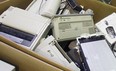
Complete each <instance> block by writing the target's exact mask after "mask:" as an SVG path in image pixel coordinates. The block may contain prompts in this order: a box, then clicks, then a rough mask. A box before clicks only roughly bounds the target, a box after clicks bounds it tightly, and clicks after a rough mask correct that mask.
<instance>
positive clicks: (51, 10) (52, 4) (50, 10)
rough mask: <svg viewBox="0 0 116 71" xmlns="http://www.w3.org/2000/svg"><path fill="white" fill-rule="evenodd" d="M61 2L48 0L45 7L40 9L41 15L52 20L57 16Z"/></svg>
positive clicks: (59, 0)
mask: <svg viewBox="0 0 116 71" xmlns="http://www.w3.org/2000/svg"><path fill="white" fill-rule="evenodd" d="M60 4H61V0H47V1H46V2H45V4H44V5H43V7H42V8H41V9H40V15H42V16H45V17H48V18H52V17H54V16H55V15H56V12H57V10H58V8H59V7H60Z"/></svg>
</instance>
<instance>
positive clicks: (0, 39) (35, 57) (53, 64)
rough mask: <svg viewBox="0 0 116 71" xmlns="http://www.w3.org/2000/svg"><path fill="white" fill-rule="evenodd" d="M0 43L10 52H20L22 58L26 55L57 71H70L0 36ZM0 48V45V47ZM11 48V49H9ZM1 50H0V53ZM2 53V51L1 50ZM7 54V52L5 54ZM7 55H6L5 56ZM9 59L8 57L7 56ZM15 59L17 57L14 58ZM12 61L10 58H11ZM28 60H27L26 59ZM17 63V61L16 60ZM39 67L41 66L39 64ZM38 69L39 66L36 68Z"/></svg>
mask: <svg viewBox="0 0 116 71" xmlns="http://www.w3.org/2000/svg"><path fill="white" fill-rule="evenodd" d="M0 41H1V43H2V44H3V43H5V44H7V46H8V47H10V49H12V51H13V50H17V51H20V52H22V53H23V54H22V56H24V54H26V55H29V56H31V57H32V58H34V59H36V60H40V61H43V62H45V63H47V64H50V65H51V66H53V67H56V68H59V69H61V70H64V71H70V69H68V68H65V67H63V66H61V65H59V64H57V63H54V62H52V61H50V60H48V59H46V58H45V57H43V56H41V55H39V54H36V53H34V52H33V51H31V50H28V49H26V48H23V47H22V46H20V45H18V44H16V43H14V42H12V41H10V40H8V39H6V38H4V37H3V36H0ZM0 46H1V45H0ZM11 47H12V48H11ZM1 50H2V48H0V51H1ZM2 51H3V50H2ZM4 51H6V50H5V49H4ZM7 53H8V52H7ZM17 54H18V55H19V53H17ZM6 55H7V54H6ZM18 55H16V56H18ZM0 57H1V56H0ZM8 57H9V56H8ZM16 58H17V57H16ZM11 59H12V58H11ZM14 59H15V57H14ZM22 60H23V58H22ZM27 60H28V59H27ZM16 61H17V60H16ZM40 65H41V64H40ZM34 66H37V65H34ZM38 67H39V66H38Z"/></svg>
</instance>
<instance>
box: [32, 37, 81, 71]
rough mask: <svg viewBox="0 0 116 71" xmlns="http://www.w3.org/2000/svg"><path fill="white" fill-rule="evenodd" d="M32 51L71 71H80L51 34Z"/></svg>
mask: <svg viewBox="0 0 116 71" xmlns="http://www.w3.org/2000/svg"><path fill="white" fill-rule="evenodd" d="M34 51H35V52H36V53H38V54H41V55H42V56H45V57H46V58H48V59H49V60H52V61H54V62H56V63H58V64H60V65H63V66H65V67H68V68H70V69H71V70H72V71H80V69H79V68H78V67H77V66H76V65H75V63H74V62H73V61H72V60H71V59H70V58H69V56H68V55H67V54H66V53H65V52H64V50H63V49H62V48H61V47H60V45H59V44H58V42H57V41H56V40H55V38H54V37H53V36H49V37H47V38H46V39H45V40H44V41H43V42H41V43H40V45H39V46H38V47H37V48H36V49H35V50H34Z"/></svg>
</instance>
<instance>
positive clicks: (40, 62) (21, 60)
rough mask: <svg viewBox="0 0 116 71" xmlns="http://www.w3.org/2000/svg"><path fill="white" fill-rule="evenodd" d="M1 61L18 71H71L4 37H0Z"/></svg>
mask: <svg viewBox="0 0 116 71" xmlns="http://www.w3.org/2000/svg"><path fill="white" fill-rule="evenodd" d="M0 60H3V61H6V62H8V63H10V64H12V65H14V66H15V67H16V71H17V70H18V71H71V70H70V69H68V68H66V67H64V66H61V65H59V64H56V63H54V62H52V61H50V60H48V59H46V58H44V57H43V56H41V55H38V54H36V53H34V52H33V51H31V50H28V49H26V48H24V47H22V46H20V45H18V44H16V43H14V42H12V41H10V40H7V39H6V38H4V37H3V36H0Z"/></svg>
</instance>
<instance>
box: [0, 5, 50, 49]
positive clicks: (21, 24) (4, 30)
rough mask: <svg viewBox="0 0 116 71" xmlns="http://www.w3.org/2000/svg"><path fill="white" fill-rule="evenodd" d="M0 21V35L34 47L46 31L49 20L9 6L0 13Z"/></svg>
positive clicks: (28, 46)
mask: <svg viewBox="0 0 116 71" xmlns="http://www.w3.org/2000/svg"><path fill="white" fill-rule="evenodd" d="M0 22H1V23H0V35H3V36H5V37H6V38H8V39H10V40H12V41H14V42H16V43H19V44H21V45H23V46H25V47H27V48H28V49H34V48H35V47H36V45H37V44H38V42H39V41H40V39H41V37H43V34H44V33H45V32H46V30H47V31H48V27H49V25H50V22H51V20H50V19H48V18H46V17H43V16H40V15H37V14H34V13H31V12H28V11H26V10H22V9H19V8H16V7H12V6H11V7H9V8H8V9H7V10H6V11H5V12H3V13H2V14H1V16H0Z"/></svg>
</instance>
